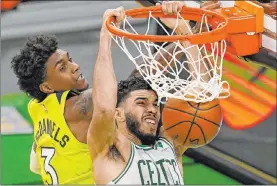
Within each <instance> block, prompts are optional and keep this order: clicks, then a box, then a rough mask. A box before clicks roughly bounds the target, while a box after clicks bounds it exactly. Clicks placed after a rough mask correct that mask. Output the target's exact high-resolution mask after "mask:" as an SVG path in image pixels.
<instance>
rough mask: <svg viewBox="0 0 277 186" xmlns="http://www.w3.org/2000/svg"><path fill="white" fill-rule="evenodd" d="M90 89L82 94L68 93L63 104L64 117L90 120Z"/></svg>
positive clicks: (91, 106)
mask: <svg viewBox="0 0 277 186" xmlns="http://www.w3.org/2000/svg"><path fill="white" fill-rule="evenodd" d="M92 108H93V105H92V89H88V90H85V91H83V92H75V91H70V92H69V93H68V95H67V97H66V102H65V112H64V114H65V117H66V118H73V119H74V120H79V119H88V120H90V119H91V116H92V111H93V109H92Z"/></svg>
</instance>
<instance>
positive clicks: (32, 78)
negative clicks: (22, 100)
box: [12, 35, 174, 184]
mask: <svg viewBox="0 0 277 186" xmlns="http://www.w3.org/2000/svg"><path fill="white" fill-rule="evenodd" d="M173 48H174V47H171V48H170V46H168V51H169V52H170V51H171V50H173ZM163 56H165V57H167V58H169V57H170V55H167V53H166V54H163ZM163 60H164V58H162V57H160V56H159V55H157V61H160V62H161V63H163ZM12 68H13V70H14V72H15V74H16V76H17V78H18V85H19V87H20V89H21V90H22V91H23V92H25V93H27V94H28V95H29V96H30V97H32V98H33V99H32V100H31V101H30V103H29V106H28V110H29V113H30V116H31V118H32V120H33V124H34V146H33V149H32V152H31V158H30V168H31V170H32V171H33V172H35V173H38V174H41V176H42V179H43V181H44V183H45V184H93V183H94V180H93V178H92V177H91V172H92V164H91V160H90V155H89V150H88V146H87V144H86V143H87V131H88V127H89V124H90V121H91V117H92V111H93V110H92V96H91V92H92V91H91V89H87V88H88V84H87V81H86V80H85V78H84V76H83V75H82V74H81V71H80V67H79V65H78V64H76V63H75V62H74V60H73V59H72V58H71V57H70V55H69V54H68V52H67V51H65V50H62V49H60V48H58V41H57V40H56V38H54V37H49V36H43V35H42V36H36V37H32V38H30V39H29V40H28V42H27V43H26V45H25V46H24V48H23V49H22V50H21V52H20V53H19V54H18V55H16V56H15V57H14V59H13V60H12ZM138 74H139V73H137V71H136V70H134V71H133V73H132V74H131V76H133V75H138Z"/></svg>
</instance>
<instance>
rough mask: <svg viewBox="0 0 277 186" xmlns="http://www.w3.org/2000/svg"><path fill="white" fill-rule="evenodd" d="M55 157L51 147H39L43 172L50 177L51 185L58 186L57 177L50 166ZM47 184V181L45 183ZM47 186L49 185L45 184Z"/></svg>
mask: <svg viewBox="0 0 277 186" xmlns="http://www.w3.org/2000/svg"><path fill="white" fill-rule="evenodd" d="M54 155H55V149H54V148H52V147H41V157H42V158H44V171H45V172H46V173H47V174H48V175H49V176H50V178H51V180H52V184H51V185H58V184H59V180H58V175H57V172H56V170H55V169H54V167H53V166H52V165H51V160H52V158H53V157H54ZM46 183H47V181H46ZM47 185H49V183H47Z"/></svg>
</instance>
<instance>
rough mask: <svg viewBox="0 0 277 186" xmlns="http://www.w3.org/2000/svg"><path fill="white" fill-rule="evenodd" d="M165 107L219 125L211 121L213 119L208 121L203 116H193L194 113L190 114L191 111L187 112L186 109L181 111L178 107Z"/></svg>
mask: <svg viewBox="0 0 277 186" xmlns="http://www.w3.org/2000/svg"><path fill="white" fill-rule="evenodd" d="M165 108H168V109H171V110H176V111H179V112H183V113H185V114H188V115H191V116H194V117H196V118H199V119H203V120H205V121H208V122H211V123H212V124H214V125H216V126H218V127H220V125H219V124H217V123H215V122H213V121H210V120H208V119H206V118H203V117H201V116H195V115H194V114H191V113H189V112H186V111H183V110H179V109H176V108H172V107H165Z"/></svg>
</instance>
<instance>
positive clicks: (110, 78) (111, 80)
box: [93, 34, 117, 109]
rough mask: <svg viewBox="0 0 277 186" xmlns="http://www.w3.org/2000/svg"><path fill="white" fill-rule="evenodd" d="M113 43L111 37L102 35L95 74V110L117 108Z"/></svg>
mask: <svg viewBox="0 0 277 186" xmlns="http://www.w3.org/2000/svg"><path fill="white" fill-rule="evenodd" d="M111 42H112V40H111V36H110V35H108V34H101V36H100V44H99V51H98V56H97V60H96V64H95V66H94V73H93V87H94V88H93V100H94V101H93V102H94V105H95V108H103V109H105V108H115V106H116V99H117V81H116V77H115V74H114V68H113V64H112V56H111ZM103 98H104V99H105V100H103Z"/></svg>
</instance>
